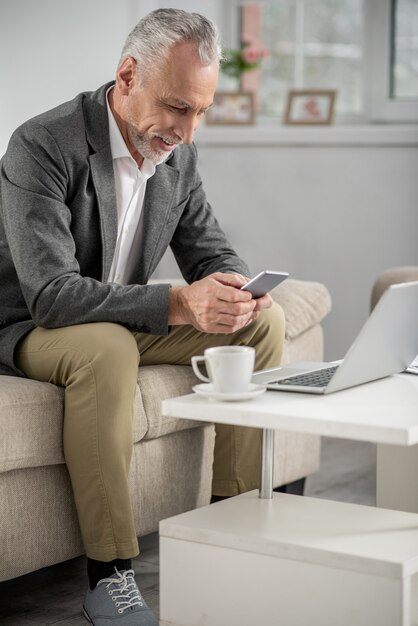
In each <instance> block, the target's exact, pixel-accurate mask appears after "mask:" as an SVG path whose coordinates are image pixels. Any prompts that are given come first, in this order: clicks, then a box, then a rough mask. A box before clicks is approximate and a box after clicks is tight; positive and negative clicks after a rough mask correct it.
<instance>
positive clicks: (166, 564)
mask: <svg viewBox="0 0 418 626" xmlns="http://www.w3.org/2000/svg"><path fill="white" fill-rule="evenodd" d="M163 413H164V414H165V415H168V416H173V417H182V418H190V419H194V420H202V421H214V422H218V423H226V424H237V425H242V426H258V427H260V428H263V430H264V437H263V439H264V448H263V470H262V488H261V491H260V493H257V492H256V491H254V492H250V493H248V494H244V495H242V496H237V497H236V498H231V499H229V500H225V501H222V502H219V503H217V504H214V505H211V506H208V507H203V508H201V509H197V510H195V511H190V512H189V513H184V514H182V515H179V516H176V517H173V518H170V519H168V520H164V521H162V522H161V523H160V572H161V573H160V576H161V580H160V604H161V607H160V615H161V623H162V624H171V625H172V626H196V625H197V624H205V626H234V625H235V624H236V625H237V626H238V625H239V626H250V625H251V626H254V625H255V624H257V625H258V624H260V625H262V626H273V625H274V626H276V625H277V624H280V625H281V624H283V625H285V626H304V625H305V624H306V625H307V626H308V625H309V626H315V625H318V626H336V625H338V626H353V625H355V626H375V625H376V626H412V625H414V626H415V625H416V624H418V515H416V514H415V513H406V512H400V511H391V510H387V509H380V508H374V507H365V506H360V505H351V504H344V503H339V502H328V501H324V500H318V499H314V498H306V497H304V498H300V497H297V496H289V495H286V494H276V493H274V494H272V493H271V480H272V478H271V477H272V459H273V454H272V452H273V437H272V432H273V430H274V429H280V430H288V431H296V432H304V433H316V434H319V435H326V436H332V437H341V438H350V439H356V440H363V441H374V442H378V443H381V444H392V445H393V444H395V445H396V446H414V445H416V444H417V443H418V377H416V376H407V375H399V376H394V377H391V378H388V379H385V380H382V381H377V382H374V383H370V384H368V385H363V386H361V387H357V388H355V389H351V390H347V391H341V392H339V393H336V394H331V395H330V396H310V395H304V394H294V393H286V392H279V393H278V392H272V391H270V392H266V393H265V394H264V395H262V396H260V397H259V398H257V399H254V400H252V401H247V402H239V403H226V402H225V403H222V402H213V401H207V400H205V399H202V398H200V397H197V396H196V395H194V394H192V395H188V396H183V397H180V398H173V399H171V400H166V401H164V402H163ZM260 496H261V497H260ZM271 496H273V497H271Z"/></svg>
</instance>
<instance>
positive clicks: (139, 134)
mask: <svg viewBox="0 0 418 626" xmlns="http://www.w3.org/2000/svg"><path fill="white" fill-rule="evenodd" d="M132 62H133V61H132ZM217 79H218V64H217V63H216V62H213V63H212V64H211V65H208V66H204V65H202V63H201V61H200V60H199V58H198V57H197V55H196V53H195V52H194V48H193V46H192V45H191V44H188V43H185V44H178V45H176V46H174V48H173V49H172V51H171V53H170V55H169V58H168V59H167V60H166V61H164V62H163V63H162V64H161V66H160V67H159V68H156V69H155V72H153V71H151V74H150V75H149V77H148V80H146V81H145V82H142V81H141V76H140V75H138V74H136V75H134V76H133V80H132V83H133V84H132V86H131V88H130V89H129V93H128V94H127V95H126V97H125V98H123V110H122V111H121V113H122V114H121V115H120V117H121V118H122V122H123V126H124V131H125V132H123V130H122V134H123V135H124V136H125V140H126V139H128V141H127V143H128V147H129V149H130V150H131V152H132V149H133V150H134V151H136V152H138V153H139V154H140V155H142V156H143V157H146V158H148V159H150V160H151V161H153V162H154V163H155V164H156V165H158V164H159V163H162V162H163V161H165V160H166V159H167V158H168V157H169V155H170V154H171V153H172V151H173V150H174V148H175V147H176V145H178V144H180V143H186V144H189V143H191V142H192V141H193V135H194V131H195V130H196V128H197V127H198V126H199V124H200V122H201V120H202V119H203V116H204V114H205V112H206V110H207V109H208V108H209V107H210V105H211V104H212V101H213V95H214V93H215V89H216V84H217Z"/></svg>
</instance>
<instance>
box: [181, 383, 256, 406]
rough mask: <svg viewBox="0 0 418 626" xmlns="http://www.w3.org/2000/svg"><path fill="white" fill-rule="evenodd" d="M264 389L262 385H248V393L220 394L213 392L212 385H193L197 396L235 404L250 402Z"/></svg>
mask: <svg viewBox="0 0 418 626" xmlns="http://www.w3.org/2000/svg"><path fill="white" fill-rule="evenodd" d="M265 390H266V387H265V386H264V385H255V384H253V383H251V384H250V388H249V389H248V391H241V392H236V393H222V392H220V391H215V390H214V388H213V385H212V383H202V384H201V385H195V386H194V387H193V391H194V392H195V393H197V394H198V395H199V396H203V397H204V398H211V399H212V400H222V401H224V402H237V401H238V400H251V398H255V397H256V396H259V395H260V394H262V393H264V392H265Z"/></svg>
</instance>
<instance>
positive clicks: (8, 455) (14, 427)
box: [0, 365, 202, 472]
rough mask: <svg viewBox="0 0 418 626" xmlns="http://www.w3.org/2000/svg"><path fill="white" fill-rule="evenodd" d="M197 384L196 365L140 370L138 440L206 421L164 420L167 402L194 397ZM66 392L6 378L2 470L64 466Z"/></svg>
mask: <svg viewBox="0 0 418 626" xmlns="http://www.w3.org/2000/svg"><path fill="white" fill-rule="evenodd" d="M195 382H196V379H195V378H194V375H193V373H192V371H191V367H188V366H176V365H158V366H146V367H140V368H139V373H138V383H139V385H140V389H141V391H139V389H138V390H137V394H136V397H135V406H134V442H135V443H136V442H138V441H141V440H142V439H144V438H145V437H146V438H148V439H154V438H156V437H160V436H162V435H166V434H169V433H172V432H175V431H178V430H187V429H188V428H193V427H196V426H200V427H201V426H202V423H201V422H191V421H190V420H177V419H175V418H163V417H162V416H161V400H162V399H164V398H168V397H170V396H175V395H181V394H185V393H189V392H190V390H191V387H192V385H193V384H194V383H195ZM63 409H64V390H63V389H62V388H61V387H57V386H55V385H52V384H50V383H42V382H38V381H35V380H29V379H26V378H17V377H14V376H0V433H1V437H0V472H5V471H8V470H12V469H19V468H25V467H40V466H43V465H55V464H58V463H64V454H63V447H62V421H63Z"/></svg>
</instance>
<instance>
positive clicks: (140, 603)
mask: <svg viewBox="0 0 418 626" xmlns="http://www.w3.org/2000/svg"><path fill="white" fill-rule="evenodd" d="M83 609H84V615H85V617H86V618H87V619H88V621H89V622H90V624H93V625H94V626H111V624H115V625H116V626H158V622H157V620H156V619H155V617H154V615H153V613H152V612H151V610H150V609H149V608H148V607H147V605H146V603H145V601H144V599H143V597H142V596H141V593H140V591H139V589H138V587H137V584H136V582H135V572H134V571H133V570H132V569H129V570H125V571H122V572H118V570H117V569H116V567H115V574H113V575H112V576H111V577H110V578H103V579H102V580H99V582H98V583H97V586H96V587H95V588H94V589H93V591H91V589H88V590H87V594H86V599H85V601H84V607H83Z"/></svg>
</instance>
